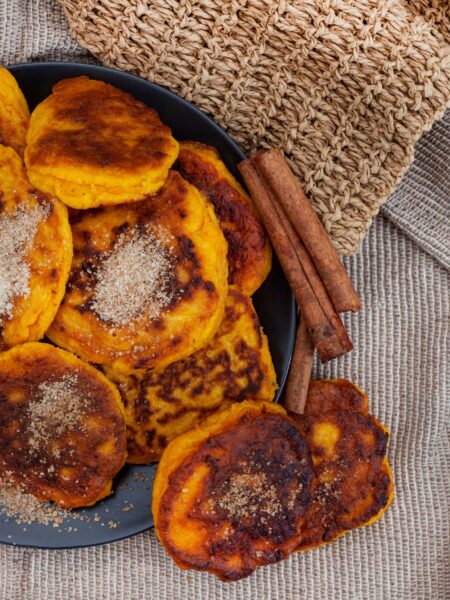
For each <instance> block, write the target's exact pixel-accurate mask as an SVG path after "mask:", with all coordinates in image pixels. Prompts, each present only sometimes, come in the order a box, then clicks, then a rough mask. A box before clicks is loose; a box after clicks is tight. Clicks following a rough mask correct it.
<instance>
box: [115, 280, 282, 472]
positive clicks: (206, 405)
mask: <svg viewBox="0 0 450 600" xmlns="http://www.w3.org/2000/svg"><path fill="white" fill-rule="evenodd" d="M105 373H106V375H107V376H108V377H109V378H110V379H111V381H113V382H114V383H116V384H117V386H118V388H119V390H120V393H121V395H122V400H123V402H124V405H125V413H126V420H127V426H128V461H129V462H133V463H148V462H156V461H158V460H159V459H160V457H161V454H162V452H163V450H164V448H165V447H166V445H167V444H168V442H170V441H171V440H172V439H173V438H174V437H176V436H177V435H179V434H180V433H183V432H185V431H187V430H188V429H190V428H191V427H193V426H195V425H196V424H197V423H199V422H200V420H201V419H203V418H204V417H206V416H208V415H210V414H211V413H213V412H215V411H216V410H217V409H218V408H220V407H222V406H226V405H228V404H230V403H231V402H239V401H241V400H245V399H247V398H255V399H259V400H269V401H270V400H272V399H273V397H274V395H275V391H276V388H277V383H276V375H275V371H274V368H273V364H272V359H271V357H270V352H269V345H268V342H267V338H266V336H265V334H264V333H263V331H262V330H261V327H260V324H259V320H258V317H257V315H256V312H255V310H254V308H253V306H252V302H251V300H250V298H248V297H247V296H244V294H242V293H241V292H240V291H239V290H237V289H236V288H230V290H229V294H228V298H227V301H226V305H225V316H224V318H223V320H222V322H221V324H220V327H219V329H218V330H217V332H216V334H215V336H214V337H213V338H212V339H211V340H210V341H209V342H208V343H207V344H206V345H205V346H204V347H203V348H201V349H200V350H198V351H197V352H195V353H194V354H191V355H190V356H189V357H187V358H185V359H184V360H180V361H176V362H173V363H171V364H170V365H168V366H167V367H164V368H156V369H151V370H147V371H141V372H137V373H134V374H133V375H120V374H119V373H117V372H115V371H114V370H113V369H111V368H106V369H105Z"/></svg>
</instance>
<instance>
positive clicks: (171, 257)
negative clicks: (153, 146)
mask: <svg viewBox="0 0 450 600" xmlns="http://www.w3.org/2000/svg"><path fill="white" fill-rule="evenodd" d="M71 222H72V231H73V238H74V259H73V262H72V270H71V273H70V278H69V283H68V286H67V291H66V295H65V297H64V299H63V302H62V304H61V307H60V309H59V311H58V313H57V315H56V318H55V320H54V322H53V324H52V326H51V327H50V329H49V330H48V332H47V335H48V337H49V338H50V339H51V340H52V341H53V342H55V343H56V344H58V345H59V346H62V347H63V348H66V349H67V350H70V351H72V352H74V353H75V354H77V355H78V356H80V357H81V358H84V359H86V360H89V361H92V362H94V363H98V364H109V365H111V367H112V368H113V369H114V370H115V371H117V372H120V373H129V372H131V371H134V370H140V369H147V368H152V367H162V366H165V365H167V364H168V363H171V362H173V361H175V360H179V359H181V358H184V357H186V356H188V355H189V354H192V353H193V352H195V351H196V350H197V349H198V348H200V347H202V346H203V345H204V344H205V343H206V342H207V341H208V339H209V338H210V337H211V336H212V335H214V333H215V332H216V330H217V328H218V327H219V325H220V321H221V320H222V317H223V313H224V304H225V298H226V295H227V290H228V285H227V274H228V270H227V260H226V242H225V239H224V237H223V234H222V231H221V229H220V227H219V225H218V223H217V219H216V217H215V215H214V212H213V210H212V208H211V207H210V206H209V205H208V203H207V202H206V200H205V199H204V198H203V196H202V195H201V194H200V192H199V191H198V190H197V189H196V188H194V187H193V186H192V185H190V184H189V183H188V182H186V181H184V180H183V179H182V177H181V176H180V175H179V174H178V173H176V172H171V173H170V174H169V177H168V179H167V181H166V183H165V185H164V187H163V188H162V190H161V191H160V192H159V193H158V194H157V195H155V196H152V197H150V198H148V199H146V200H143V201H141V202H132V203H128V204H122V205H120V206H114V207H112V206H111V207H101V208H98V209H92V210H89V211H83V212H78V213H77V214H75V215H74V216H73V219H72V221H71Z"/></svg>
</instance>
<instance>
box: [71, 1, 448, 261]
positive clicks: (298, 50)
mask: <svg viewBox="0 0 450 600" xmlns="http://www.w3.org/2000/svg"><path fill="white" fill-rule="evenodd" d="M60 2H61V3H62V5H63V6H64V7H65V9H66V12H67V15H68V18H69V20H70V26H71V32H72V35H73V36H74V37H75V39H77V40H78V41H79V42H80V43H81V44H82V45H83V46H85V47H86V48H88V49H89V50H90V51H91V52H93V53H94V54H95V55H96V56H97V57H98V58H100V59H101V60H102V61H103V62H104V63H106V64H108V65H114V66H117V67H119V68H120V69H124V70H129V71H133V72H135V73H137V74H139V75H141V76H142V77H146V78H147V79H150V80H151V81H155V82H156V83H160V84H162V85H165V86H168V87H170V88H171V89H172V90H173V91H175V92H177V93H178V94H180V95H182V96H184V97H185V98H187V99H188V100H191V101H193V102H194V103H195V104H196V105H197V106H199V107H200V108H202V109H203V110H205V111H206V112H207V113H209V114H211V115H213V116H214V117H215V119H216V120H217V121H218V122H219V123H220V124H221V125H223V126H224V127H225V128H226V129H227V130H228V131H229V132H230V133H231V134H232V136H233V137H234V138H235V139H236V140H237V141H238V142H239V143H240V144H242V146H243V148H244V149H245V150H247V151H249V150H251V149H252V148H255V147H258V148H261V147H267V146H280V147H281V148H283V149H284V150H285V151H286V153H287V154H288V156H289V157H290V159H291V160H292V164H293V166H294V168H295V170H296V171H297V172H298V173H299V175H300V177H301V179H302V181H303V184H304V188H305V190H306V192H308V194H309V196H310V198H311V200H312V202H313V204H314V205H315V207H316V209H317V210H318V212H319V213H320V215H321V217H322V220H323V221H324V224H325V226H326V228H327V230H328V231H329V232H330V233H331V235H332V238H333V240H334V242H335V245H336V246H337V248H338V250H339V251H340V252H341V253H343V254H349V253H352V252H354V251H355V249H356V248H357V247H358V245H359V242H360V241H361V239H362V238H363V236H364V232H365V230H366V228H367V227H368V225H369V224H370V222H371V218H372V216H373V215H374V214H376V213H377V212H378V210H379V207H380V204H381V202H383V201H384V200H386V198H387V197H388V195H389V194H390V192H391V191H392V190H393V188H394V186H395V184H396V183H398V181H399V179H400V177H401V176H402V175H403V173H404V172H405V170H406V168H407V167H408V165H409V164H410V162H411V159H412V157H413V148H414V144H415V142H416V141H417V139H418V137H419V136H420V135H421V133H423V131H424V130H425V129H426V128H428V127H429V126H430V125H431V124H432V122H433V121H434V120H435V119H436V118H437V117H438V116H440V115H442V113H443V111H444V108H445V106H446V105H447V104H448V102H449V99H450V61H449V59H450V14H448V13H447V12H446V8H448V4H447V2H442V1H439V0H432V1H429V2H428V1H427V0H422V1H420V0H414V1H412V2H408V1H407V0H397V1H393V0H333V1H330V0H320V1H319V0H290V1H288V0H279V1H276V0H240V1H238V0H182V1H179V0H60Z"/></svg>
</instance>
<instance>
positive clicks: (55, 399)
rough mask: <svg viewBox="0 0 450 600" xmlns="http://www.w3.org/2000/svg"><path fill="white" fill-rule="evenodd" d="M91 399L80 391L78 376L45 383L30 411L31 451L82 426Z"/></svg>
mask: <svg viewBox="0 0 450 600" xmlns="http://www.w3.org/2000/svg"><path fill="white" fill-rule="evenodd" d="M88 402H89V399H88V398H87V397H86V396H85V395H81V394H80V391H79V389H78V378H77V376H76V375H73V374H70V375H64V376H63V377H61V378H60V379H58V380H56V381H44V382H43V383H41V384H40V385H39V386H38V388H37V392H36V394H35V399H34V400H32V401H31V402H30V403H29V406H28V410H27V414H28V417H29V423H28V433H29V446H30V449H31V451H38V450H39V449H41V448H42V447H46V446H48V444H49V443H50V442H51V441H53V440H55V439H56V438H57V437H59V436H61V435H63V434H64V433H66V432H69V431H73V430H74V429H76V428H79V427H80V425H81V416H82V413H83V411H84V410H86V408H87V406H88Z"/></svg>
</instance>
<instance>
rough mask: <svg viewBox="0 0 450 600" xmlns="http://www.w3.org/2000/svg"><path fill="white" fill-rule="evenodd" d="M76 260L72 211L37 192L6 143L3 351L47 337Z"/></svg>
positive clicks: (0, 255) (0, 262)
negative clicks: (72, 265) (69, 218)
mask: <svg viewBox="0 0 450 600" xmlns="http://www.w3.org/2000/svg"><path fill="white" fill-rule="evenodd" d="M71 260H72V233H71V230H70V226H69V220H68V216H67V209H66V207H65V206H64V204H62V203H61V202H60V201H59V200H57V199H56V198H52V197H51V196H48V195H46V194H43V193H42V192H39V191H38V190H36V189H35V188H33V186H32V185H31V184H30V183H29V181H28V179H27V177H26V173H25V168H24V166H23V164H22V160H21V159H20V157H19V156H18V154H17V153H16V152H15V151H14V150H13V149H12V148H7V147H6V146H2V145H0V350H1V349H5V348H8V347H11V346H15V345H16V344H23V343H24V342H28V341H34V340H39V339H40V338H42V337H43V335H44V333H45V331H46V329H47V328H48V326H49V325H50V323H51V322H52V320H53V318H54V316H55V314H56V311H57V310H58V306H59V304H60V302H61V300H62V297H63V295H64V290H65V286H66V282H67V278H68V275H69V270H70V263H71Z"/></svg>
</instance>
